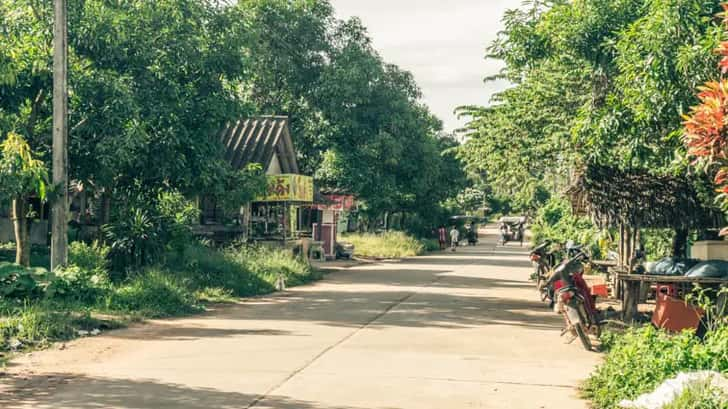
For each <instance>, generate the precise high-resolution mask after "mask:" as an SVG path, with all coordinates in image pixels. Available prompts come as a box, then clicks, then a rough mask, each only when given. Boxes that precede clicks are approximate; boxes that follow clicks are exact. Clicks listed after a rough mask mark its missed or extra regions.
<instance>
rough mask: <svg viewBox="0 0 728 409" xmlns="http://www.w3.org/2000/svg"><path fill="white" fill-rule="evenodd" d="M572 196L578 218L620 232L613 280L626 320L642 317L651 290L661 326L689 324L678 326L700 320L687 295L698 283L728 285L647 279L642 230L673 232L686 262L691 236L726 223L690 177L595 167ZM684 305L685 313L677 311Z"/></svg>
mask: <svg viewBox="0 0 728 409" xmlns="http://www.w3.org/2000/svg"><path fill="white" fill-rule="evenodd" d="M568 195H569V197H570V200H571V203H572V206H573V208H574V212H575V213H576V214H581V215H587V216H590V217H591V219H592V220H593V221H594V222H595V224H597V225H598V226H599V227H600V228H603V229H614V230H617V231H618V234H619V251H618V253H619V257H618V260H617V261H616V266H613V267H611V268H610V269H609V276H608V279H609V281H610V284H611V285H612V290H613V294H614V295H615V296H616V297H617V298H618V299H620V300H621V303H622V314H623V319H624V320H625V321H628V322H631V321H634V320H635V319H636V318H637V316H638V305H639V304H641V303H644V302H645V301H646V294H647V293H648V290H650V289H654V291H655V293H656V294H657V296H656V314H654V317H653V319H654V320H655V322H656V323H657V325H659V326H663V327H666V328H669V327H671V326H674V327H677V326H680V325H683V324H679V325H674V324H676V323H677V321H680V320H681V318H680V317H682V316H684V315H685V314H687V316H694V315H695V311H694V309H692V307H690V306H688V305H687V304H686V303H685V300H684V296H685V294H686V293H689V292H690V291H691V290H692V288H694V286H695V285H698V284H700V285H708V284H710V285H726V284H728V281H725V280H723V279H705V278H702V277H686V276H680V277H678V276H666V275H651V274H645V273H646V271H645V270H644V268H643V267H642V266H641V262H642V260H641V254H640V251H639V243H640V229H644V228H655V229H672V230H673V231H674V232H675V235H674V240H673V245H672V247H673V249H672V254H671V255H670V256H671V257H674V258H685V257H686V255H687V254H686V253H687V243H688V235H689V233H690V232H691V231H695V230H703V229H711V228H718V227H720V226H721V225H722V224H723V222H724V219H723V217H722V215H721V214H720V212H719V211H717V210H716V209H712V208H709V207H706V206H704V205H703V203H702V202H701V200H700V198H699V196H698V193H697V192H696V190H695V188H694V187H693V185H692V184H691V183H690V181H688V180H687V178H685V177H676V176H671V175H662V176H660V175H653V174H649V173H647V172H646V171H631V172H626V171H623V170H620V169H615V168H610V167H605V166H595V165H590V166H587V167H586V168H585V169H584V170H583V171H582V172H581V173H580V174H578V175H577V177H576V178H575V182H574V184H573V185H572V186H571V188H570V189H569V190H568ZM677 288H679V289H680V291H676V289H677ZM679 304H682V305H683V306H684V307H685V308H684V309H678V308H675V306H677V305H679ZM691 311H692V312H691ZM691 314H692V315H691ZM668 322H670V324H667V323H668Z"/></svg>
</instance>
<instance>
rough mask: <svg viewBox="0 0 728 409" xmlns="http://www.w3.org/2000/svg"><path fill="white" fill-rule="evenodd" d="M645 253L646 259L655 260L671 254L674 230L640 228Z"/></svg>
mask: <svg viewBox="0 0 728 409" xmlns="http://www.w3.org/2000/svg"><path fill="white" fill-rule="evenodd" d="M640 234H641V235H642V240H643V241H644V245H645V252H646V253H647V260H649V261H657V260H659V259H661V258H663V257H669V256H671V255H672V240H673V237H674V236H675V232H674V231H673V230H671V229H642V230H641V231H640Z"/></svg>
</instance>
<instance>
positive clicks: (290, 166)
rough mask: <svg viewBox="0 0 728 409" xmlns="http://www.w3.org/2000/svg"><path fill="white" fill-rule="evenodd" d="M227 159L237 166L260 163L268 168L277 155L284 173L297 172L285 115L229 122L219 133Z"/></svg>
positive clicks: (238, 167) (242, 166)
mask: <svg viewBox="0 0 728 409" xmlns="http://www.w3.org/2000/svg"><path fill="white" fill-rule="evenodd" d="M220 140H221V142H222V144H223V146H224V149H225V159H226V160H227V161H229V162H230V164H231V165H232V166H233V167H234V168H236V169H242V168H244V167H245V166H247V165H248V164H250V163H260V164H261V165H263V168H264V169H268V166H269V165H270V162H271V160H272V159H273V154H274V153H276V154H277V155H278V159H279V161H280V164H281V171H282V172H283V173H298V162H297V161H296V151H295V149H294V147H293V141H292V140H291V134H290V131H289V128H288V117H286V116H260V117H252V118H248V119H241V120H239V121H235V122H231V123H228V124H227V125H226V126H225V129H223V131H222V132H221V134H220Z"/></svg>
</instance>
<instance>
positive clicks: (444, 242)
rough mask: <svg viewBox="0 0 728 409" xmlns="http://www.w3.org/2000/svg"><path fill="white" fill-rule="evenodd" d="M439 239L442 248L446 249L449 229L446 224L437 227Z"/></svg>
mask: <svg viewBox="0 0 728 409" xmlns="http://www.w3.org/2000/svg"><path fill="white" fill-rule="evenodd" d="M437 240H438V241H439V242H440V250H445V248H446V247H447V230H446V229H445V226H440V228H439V229H437Z"/></svg>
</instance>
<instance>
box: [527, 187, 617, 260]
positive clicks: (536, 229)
mask: <svg viewBox="0 0 728 409" xmlns="http://www.w3.org/2000/svg"><path fill="white" fill-rule="evenodd" d="M531 235H532V238H531V240H532V241H533V243H534V244H539V243H543V242H544V241H546V240H551V241H553V242H557V243H565V242H567V241H569V240H573V241H574V242H575V243H577V244H582V245H585V246H587V247H588V248H589V249H590V251H591V254H592V257H594V258H599V257H601V256H602V253H604V252H605V251H606V250H607V249H608V247H609V245H610V243H608V241H606V240H605V239H606V237H605V235H604V233H601V232H600V231H599V230H598V229H597V228H596V227H595V226H594V225H593V224H592V223H591V222H590V221H589V220H588V219H585V218H582V217H576V216H574V214H573V213H572V211H571V206H570V205H569V203H568V202H566V200H564V199H559V198H551V199H550V200H549V201H548V202H547V203H546V204H545V205H544V206H543V207H542V208H540V209H539V211H538V214H537V215H536V218H535V219H534V221H533V224H532V226H531Z"/></svg>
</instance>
